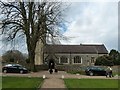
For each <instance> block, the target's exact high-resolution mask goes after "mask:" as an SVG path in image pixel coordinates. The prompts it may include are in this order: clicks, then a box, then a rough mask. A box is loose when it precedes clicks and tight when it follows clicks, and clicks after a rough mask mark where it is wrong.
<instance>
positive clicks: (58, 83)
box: [41, 78, 65, 88]
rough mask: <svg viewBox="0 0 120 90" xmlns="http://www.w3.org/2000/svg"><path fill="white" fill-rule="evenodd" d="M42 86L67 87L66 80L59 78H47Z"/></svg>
mask: <svg viewBox="0 0 120 90" xmlns="http://www.w3.org/2000/svg"><path fill="white" fill-rule="evenodd" d="M41 88H65V84H64V81H63V80H62V79H58V78H48V79H45V81H44V83H43V85H42V87H41Z"/></svg>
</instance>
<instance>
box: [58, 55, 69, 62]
mask: <svg viewBox="0 0 120 90" xmlns="http://www.w3.org/2000/svg"><path fill="white" fill-rule="evenodd" d="M60 63H68V58H67V57H66V56H62V57H60Z"/></svg>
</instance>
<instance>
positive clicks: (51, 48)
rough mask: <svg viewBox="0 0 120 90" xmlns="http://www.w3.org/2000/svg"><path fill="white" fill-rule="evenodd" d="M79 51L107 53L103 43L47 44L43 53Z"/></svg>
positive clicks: (83, 52)
mask: <svg viewBox="0 0 120 90" xmlns="http://www.w3.org/2000/svg"><path fill="white" fill-rule="evenodd" d="M52 52H54V53H80V54H108V51H107V49H106V47H105V46H104V44H101V45H86V44H82V45H47V46H46V47H45V48H44V53H52Z"/></svg>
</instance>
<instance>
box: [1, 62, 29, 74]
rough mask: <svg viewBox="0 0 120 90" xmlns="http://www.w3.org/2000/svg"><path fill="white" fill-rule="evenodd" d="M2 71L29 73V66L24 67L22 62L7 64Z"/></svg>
mask: <svg viewBox="0 0 120 90" xmlns="http://www.w3.org/2000/svg"><path fill="white" fill-rule="evenodd" d="M2 72H4V73H21V74H23V73H28V70H27V68H25V67H23V66H22V65H20V64H7V65H5V66H3V68H2Z"/></svg>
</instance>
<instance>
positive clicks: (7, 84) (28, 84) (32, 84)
mask: <svg viewBox="0 0 120 90" xmlns="http://www.w3.org/2000/svg"><path fill="white" fill-rule="evenodd" d="M42 82H43V79H42V78H38V77H3V78H2V88H3V90H5V89H6V88H18V89H19V88H23V89H24V88H25V89H27V88H29V89H30V90H36V88H38V87H40V86H41V84H42Z"/></svg>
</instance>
